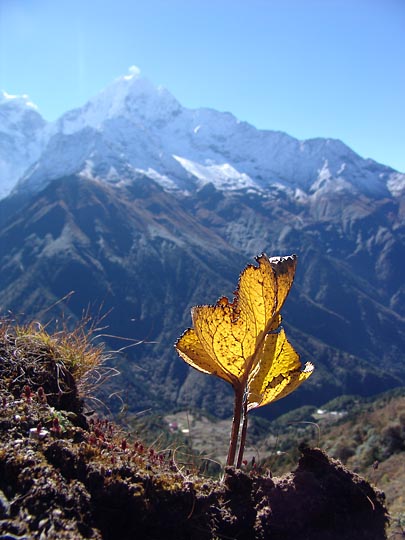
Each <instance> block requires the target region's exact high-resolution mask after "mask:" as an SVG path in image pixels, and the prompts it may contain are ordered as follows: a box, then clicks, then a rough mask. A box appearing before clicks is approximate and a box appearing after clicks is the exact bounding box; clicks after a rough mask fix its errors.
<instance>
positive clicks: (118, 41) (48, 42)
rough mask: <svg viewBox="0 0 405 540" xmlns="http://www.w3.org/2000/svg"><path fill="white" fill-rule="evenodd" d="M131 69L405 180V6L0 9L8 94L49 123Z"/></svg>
mask: <svg viewBox="0 0 405 540" xmlns="http://www.w3.org/2000/svg"><path fill="white" fill-rule="evenodd" d="M131 65H137V66H138V67H139V68H140V70H141V73H142V75H144V76H145V77H147V78H149V79H150V80H151V81H152V82H154V83H155V84H156V85H163V86H165V87H166V88H167V89H168V90H170V92H171V93H172V94H173V95H174V96H175V97H176V98H177V99H178V100H179V101H180V103H181V104H182V105H184V106H186V107H192V108H195V107H212V108H215V109H218V110H221V111H230V112H232V113H233V114H235V116H237V117H238V118H239V119H240V120H246V121H248V122H250V123H252V124H253V125H255V126H256V127H258V128H262V129H275V130H281V131H285V132H287V133H289V134H290V135H293V136H295V137H297V138H299V139H305V138H311V137H333V138H339V139H341V140H343V141H344V142H345V143H346V144H348V145H349V146H350V147H352V148H353V150H355V151H356V152H358V153H359V154H360V155H362V156H363V157H371V158H373V159H375V160H376V161H379V162H381V163H385V164H388V165H391V166H392V167H394V168H396V169H398V170H400V171H402V172H405V0H0V89H2V90H5V91H7V92H8V93H10V94H28V95H29V96H30V98H31V100H32V101H33V102H34V103H36V104H37V105H38V107H39V111H40V112H41V113H42V115H43V116H44V117H45V118H46V119H47V120H54V119H56V118H57V117H58V116H59V115H60V114H62V113H63V112H66V111H67V110H69V109H71V108H74V107H77V106H80V105H83V104H84V103H85V102H86V101H87V100H88V99H89V98H91V97H92V96H93V95H95V94H97V93H98V92H99V91H100V90H101V89H102V88H104V87H105V86H107V85H108V84H109V83H111V82H112V81H113V80H114V79H116V78H117V77H119V76H121V75H124V74H126V73H127V71H128V68H129V66H131Z"/></svg>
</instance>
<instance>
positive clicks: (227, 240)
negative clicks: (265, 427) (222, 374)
mask: <svg viewBox="0 0 405 540" xmlns="http://www.w3.org/2000/svg"><path fill="white" fill-rule="evenodd" d="M7 96H8V95H7ZM7 96H6V95H5V94H4V95H3V99H2V101H1V102H0V197H2V196H5V194H7V193H10V190H12V192H11V195H9V196H8V197H7V198H4V199H3V200H1V201H0V312H2V313H7V312H8V311H11V312H12V313H13V314H14V315H15V316H16V317H18V318H20V319H32V318H36V319H38V320H40V321H41V322H43V323H45V322H47V321H55V319H58V320H60V317H61V314H63V316H64V317H67V318H69V317H70V318H71V319H72V320H73V321H74V320H77V319H80V318H81V317H82V314H83V312H85V311H87V310H88V309H90V312H91V313H93V314H97V313H99V311H100V310H101V312H102V313H108V317H107V318H106V320H105V323H106V324H107V325H109V328H108V330H107V331H106V333H108V334H111V335H116V336H122V337H124V338H131V339H137V340H141V341H142V343H141V344H139V345H138V346H136V347H131V348H127V349H126V350H125V351H123V352H121V353H120V354H117V355H115V359H114V362H115V363H116V364H117V365H118V367H119V369H120V370H121V371H122V372H123V377H121V379H118V378H116V379H115V380H114V385H115V386H114V390H119V391H121V392H122V395H123V399H124V401H125V402H126V403H128V405H129V407H130V408H131V409H132V410H144V409H146V408H148V407H153V408H156V407H162V408H165V409H166V410H167V409H168V408H173V407H177V406H181V407H185V406H188V407H192V406H198V407H203V408H206V409H207V410H209V411H210V412H212V413H215V414H217V415H225V414H229V413H230V412H231V391H230V390H231V389H230V388H228V386H227V385H226V384H224V383H223V382H222V381H219V380H216V379H214V378H212V377H208V376H205V375H201V374H199V373H197V372H196V371H193V370H190V369H189V368H188V367H187V366H186V365H185V364H183V362H182V361H181V360H180V359H179V358H177V356H176V353H175V351H174V348H173V343H174V342H175V340H176V338H177V337H179V335H180V334H181V332H182V331H183V330H184V329H185V328H187V326H189V325H190V323H191V318H190V307H191V306H193V305H196V304H204V303H214V302H215V301H216V300H217V298H218V297H219V296H221V295H228V296H229V295H232V291H234V290H235V288H236V283H237V279H238V276H239V273H240V272H241V270H242V269H243V267H244V266H245V265H246V264H247V263H251V262H253V257H254V256H255V255H259V254H260V253H262V252H266V253H267V254H268V255H269V256H275V255H289V254H291V253H296V254H297V255H298V260H299V263H298V269H297V275H296V280H295V284H294V286H293V288H292V292H291V294H290V297H289V298H288V300H287V303H286V304H285V309H284V310H283V311H284V312H283V315H284V323H285V327H286V330H287V334H288V336H289V338H290V339H291V341H292V342H293V344H294V346H295V348H296V349H297V350H298V351H300V352H301V354H302V360H303V361H304V362H306V361H312V362H313V363H314V364H315V366H316V371H315V374H314V375H313V376H312V377H311V379H310V380H309V381H308V382H307V383H306V384H305V385H303V386H302V387H301V388H300V389H299V390H298V391H297V392H295V393H294V394H292V395H291V396H289V397H288V398H286V399H285V400H282V401H280V402H277V403H276V404H274V405H273V406H272V407H269V408H264V409H263V410H261V411H260V412H261V413H262V414H276V413H278V412H280V411H282V410H285V409H287V408H291V407H293V406H295V405H300V404H307V403H308V404H309V403H314V404H321V403H325V402H326V401H328V400H330V399H331V398H333V397H334V396H336V395H338V394H340V393H351V394H353V393H360V394H364V395H370V394H373V393H376V392H381V391H383V390H384V389H387V388H390V387H393V386H396V385H400V384H405V360H404V356H403V351H404V350H405V346H404V345H405V335H404V333H405V330H404V318H405V308H404V306H405V285H404V279H403V269H404V267H405V240H404V237H405V233H404V222H405V219H404V218H405V199H404V194H405V175H404V174H401V173H398V172H396V171H394V170H393V169H391V168H389V167H386V166H384V165H380V164H378V163H376V162H374V161H373V160H371V159H363V158H361V157H360V156H358V155H357V154H355V153H354V152H353V151H352V150H351V149H350V148H348V147H347V146H346V145H344V144H343V143H342V142H341V141H337V140H332V139H312V140H308V141H298V140H297V139H294V138H293V137H291V136H289V135H287V134H285V133H280V132H275V131H261V130H257V129H255V128H254V127H253V126H251V125H249V124H247V123H245V122H239V121H238V120H237V119H236V118H235V117H234V116H232V115H231V114H229V113H221V112H218V111H214V110H210V109H196V110H191V109H186V108H184V107H182V106H181V105H180V104H179V103H178V102H177V100H176V99H175V98H174V97H173V96H171V95H170V93H169V92H168V91H167V90H165V89H162V88H156V87H154V86H153V85H152V84H151V83H150V82H149V81H147V80H145V79H142V78H141V77H134V76H126V77H122V78H120V79H118V80H117V81H115V82H114V83H113V84H112V85H111V86H110V87H108V88H106V89H105V90H104V91H103V92H101V93H100V94H99V95H98V96H96V97H95V98H94V99H92V100H91V101H89V102H88V103H87V104H86V105H84V106H83V107H81V108H79V109H76V110H74V111H69V112H67V113H66V114H65V115H63V116H62V117H61V118H60V119H59V120H57V121H56V122H53V123H49V124H47V123H46V122H45V121H44V120H43V119H41V117H40V116H39V114H38V113H37V112H35V111H33V110H32V106H31V105H30V104H29V103H27V102H26V100H24V99H22V100H21V99H17V100H10V99H9V96H8V97H7ZM17 179H18V182H17ZM16 182H17V183H16ZM72 291H74V294H70V293H71V292H72ZM66 295H68V299H67V300H63V301H61V299H64V298H65V297H66ZM105 339H106V340H108V341H109V343H110V346H111V348H113V349H120V348H122V347H123V345H124V346H125V345H127V344H130V343H131V342H128V341H124V342H122V341H118V340H117V339H114V338H111V337H106V338H105ZM224 396H225V397H224Z"/></svg>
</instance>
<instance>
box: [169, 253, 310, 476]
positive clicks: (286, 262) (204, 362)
mask: <svg viewBox="0 0 405 540" xmlns="http://www.w3.org/2000/svg"><path fill="white" fill-rule="evenodd" d="M256 261H257V262H258V266H254V265H248V266H247V267H246V268H245V270H244V271H243V272H242V273H241V275H240V278H239V283H238V287H237V290H236V292H235V298H234V300H233V301H232V302H230V301H229V300H228V298H226V297H222V298H220V299H219V300H218V301H217V303H216V304H215V305H213V306H196V307H194V308H193V309H192V310H191V315H192V321H193V326H194V327H193V328H189V329H188V330H186V331H185V332H184V333H183V335H182V336H181V337H180V338H179V339H178V340H177V342H176V344H175V347H176V350H177V352H178V354H179V355H180V357H181V358H182V359H183V360H184V361H185V362H187V363H188V364H189V365H191V366H192V367H194V368H195V369H197V370H199V371H202V372H203V373H208V374H212V375H216V376H217V377H219V378H221V379H223V380H225V381H227V382H228V383H230V384H231V385H232V387H233V389H234V392H235V401H234V414H233V422H232V430H231V438H230V444H229V452H228V458H227V465H234V464H235V457H236V451H237V446H238V439H239V432H240V430H241V434H240V442H239V453H238V459H237V464H236V465H237V467H240V466H241V464H242V460H243V451H244V446H245V440H246V432H247V419H248V416H247V415H248V412H249V411H250V410H251V409H254V408H256V407H262V406H263V405H266V404H268V403H271V402H272V401H276V400H278V399H280V398H282V397H284V396H286V395H288V394H290V393H291V392H292V391H294V390H295V389H296V388H297V387H298V386H299V385H300V384H301V383H302V382H303V381H304V380H306V379H307V378H308V377H309V376H310V375H311V373H312V372H313V369H314V368H313V365H312V364H311V363H309V362H308V363H307V364H306V365H305V367H304V370H301V368H302V365H301V362H300V358H299V355H298V353H297V352H296V351H295V350H294V348H293V347H292V345H291V344H290V343H289V342H288V340H287V338H286V335H285V332H284V330H283V328H282V326H281V320H282V319H281V315H280V310H281V308H282V306H283V304H284V302H285V299H286V297H287V295H288V293H289V291H290V288H291V286H292V283H293V280H294V275H295V268H296V264H297V257H296V256H295V255H291V256H288V257H273V258H269V257H267V255H265V254H262V255H260V256H259V257H256ZM241 425H242V428H241Z"/></svg>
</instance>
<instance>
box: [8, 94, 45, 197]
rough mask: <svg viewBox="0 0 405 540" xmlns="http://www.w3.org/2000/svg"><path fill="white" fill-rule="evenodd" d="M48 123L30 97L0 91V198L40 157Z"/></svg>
mask: <svg viewBox="0 0 405 540" xmlns="http://www.w3.org/2000/svg"><path fill="white" fill-rule="evenodd" d="M46 140H47V134H46V122H45V120H44V119H43V118H42V116H41V115H40V114H39V113H38V111H37V108H36V106H35V105H34V104H33V103H32V102H31V101H30V100H29V98H28V96H26V95H23V96H13V95H10V94H7V93H6V92H2V91H0V199H1V198H3V197H5V196H6V195H8V194H9V192H10V191H11V190H12V188H13V187H14V186H15V184H16V182H17V180H18V179H19V178H20V177H21V176H22V175H23V174H24V172H25V171H26V170H27V168H28V167H29V166H30V165H32V164H33V163H34V162H35V161H36V160H37V159H38V158H39V156H40V154H41V152H42V150H43V149H44V147H45V143H46Z"/></svg>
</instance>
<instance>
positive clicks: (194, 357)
mask: <svg viewBox="0 0 405 540" xmlns="http://www.w3.org/2000/svg"><path fill="white" fill-rule="evenodd" d="M176 349H177V352H178V353H179V355H180V356H181V358H183V360H184V361H185V362H187V363H188V364H190V366H192V367H193V368H195V369H198V371H202V372H203V373H209V374H211V375H217V376H218V377H220V378H221V379H224V380H226V381H228V382H230V383H231V384H232V379H231V378H230V377H229V375H228V374H227V373H226V372H225V371H224V370H222V369H221V368H220V366H219V365H218V364H217V362H215V361H214V360H213V359H212V358H211V357H210V356H209V355H208V354H207V353H206V352H205V350H204V348H203V347H202V345H201V342H200V340H199V339H198V337H197V335H196V333H195V331H194V330H193V329H192V328H189V329H188V330H186V331H185V332H184V334H183V335H182V336H181V337H180V339H179V340H178V341H177V343H176Z"/></svg>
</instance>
